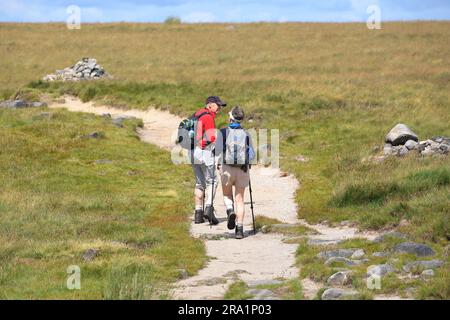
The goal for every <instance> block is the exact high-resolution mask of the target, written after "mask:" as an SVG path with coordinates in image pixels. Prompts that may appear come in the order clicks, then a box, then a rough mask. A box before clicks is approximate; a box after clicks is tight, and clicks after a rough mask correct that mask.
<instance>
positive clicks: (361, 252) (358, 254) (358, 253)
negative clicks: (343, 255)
mask: <svg viewBox="0 0 450 320" xmlns="http://www.w3.org/2000/svg"><path fill="white" fill-rule="evenodd" d="M365 254H366V253H365V252H364V250H363V249H358V250H356V251H355V252H353V254H352V256H351V257H350V258H352V259H361V258H362V257H364V255H365Z"/></svg>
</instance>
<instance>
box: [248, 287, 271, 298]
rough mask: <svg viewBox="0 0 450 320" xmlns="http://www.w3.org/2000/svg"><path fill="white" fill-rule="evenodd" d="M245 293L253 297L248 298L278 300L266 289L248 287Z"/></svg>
mask: <svg viewBox="0 0 450 320" xmlns="http://www.w3.org/2000/svg"><path fill="white" fill-rule="evenodd" d="M246 294H249V295H252V296H253V298H251V299H248V300H279V299H278V298H277V297H276V296H275V294H274V293H273V292H272V291H270V290H268V289H250V290H247V291H246Z"/></svg>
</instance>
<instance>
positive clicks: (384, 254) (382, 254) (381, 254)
mask: <svg viewBox="0 0 450 320" xmlns="http://www.w3.org/2000/svg"><path fill="white" fill-rule="evenodd" d="M388 255H389V253H387V252H374V253H372V256H373V257H377V258H383V257H387V256H388Z"/></svg>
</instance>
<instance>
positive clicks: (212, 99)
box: [205, 96, 227, 107]
mask: <svg viewBox="0 0 450 320" xmlns="http://www.w3.org/2000/svg"><path fill="white" fill-rule="evenodd" d="M208 103H216V104H217V105H218V106H220V107H226V105H227V104H226V102H225V101H222V100H220V98H219V97H218V96H210V97H208V98H207V99H206V102H205V104H208Z"/></svg>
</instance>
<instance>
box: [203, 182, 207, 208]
mask: <svg viewBox="0 0 450 320" xmlns="http://www.w3.org/2000/svg"><path fill="white" fill-rule="evenodd" d="M205 194H206V188H205V190H203V213H205Z"/></svg>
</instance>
